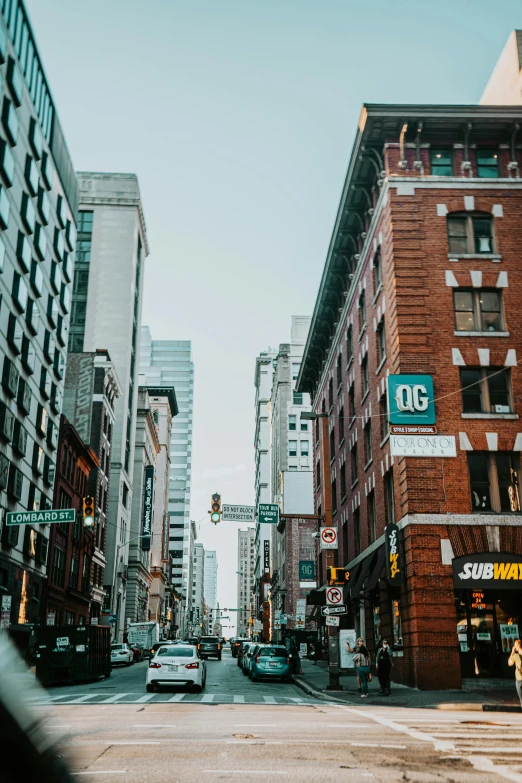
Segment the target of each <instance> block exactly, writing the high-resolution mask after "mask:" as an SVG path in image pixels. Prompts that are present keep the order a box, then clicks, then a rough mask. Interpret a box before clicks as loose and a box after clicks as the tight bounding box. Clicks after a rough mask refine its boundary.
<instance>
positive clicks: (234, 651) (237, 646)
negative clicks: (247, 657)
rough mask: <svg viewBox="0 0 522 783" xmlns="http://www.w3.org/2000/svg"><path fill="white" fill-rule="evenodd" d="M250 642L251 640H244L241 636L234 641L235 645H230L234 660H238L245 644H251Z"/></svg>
mask: <svg viewBox="0 0 522 783" xmlns="http://www.w3.org/2000/svg"><path fill="white" fill-rule="evenodd" d="M249 641H250V639H244V638H243V637H241V636H236V638H235V639H234V643H233V644H231V645H230V647H231V650H232V658H237V656H238V654H239V651H240V649H241V645H242V644H243V642H249Z"/></svg>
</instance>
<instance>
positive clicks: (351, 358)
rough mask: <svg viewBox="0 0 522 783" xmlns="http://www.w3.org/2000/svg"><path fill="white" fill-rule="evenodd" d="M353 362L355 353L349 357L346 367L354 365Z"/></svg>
mask: <svg viewBox="0 0 522 783" xmlns="http://www.w3.org/2000/svg"><path fill="white" fill-rule="evenodd" d="M352 364H353V353H352V355H351V356H350V358H349V359H348V364H347V365H346V369H347V370H349V369H350V367H351V366H352Z"/></svg>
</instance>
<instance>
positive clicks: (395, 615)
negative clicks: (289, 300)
mask: <svg viewBox="0 0 522 783" xmlns="http://www.w3.org/2000/svg"><path fill="white" fill-rule="evenodd" d="M392 629H393V649H394V650H402V648H403V641H402V619H401V604H400V601H399V600H396V601H392Z"/></svg>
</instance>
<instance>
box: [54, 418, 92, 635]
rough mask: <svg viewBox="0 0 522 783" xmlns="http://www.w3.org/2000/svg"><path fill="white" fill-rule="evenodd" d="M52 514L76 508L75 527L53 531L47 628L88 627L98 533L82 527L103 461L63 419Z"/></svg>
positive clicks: (65, 525)
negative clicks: (85, 505) (94, 475)
mask: <svg viewBox="0 0 522 783" xmlns="http://www.w3.org/2000/svg"><path fill="white" fill-rule="evenodd" d="M58 456H59V460H58V469H57V473H56V481H55V485H54V498H53V508H74V509H75V510H76V512H77V513H76V521H75V522H72V523H71V522H64V523H60V524H53V525H51V533H50V538H49V564H48V571H47V573H48V578H47V596H46V623H47V625H87V623H88V622H89V620H90V605H91V590H92V575H91V574H92V572H91V568H92V558H93V554H94V547H95V532H94V530H89V529H88V528H84V526H83V515H82V507H83V498H84V497H85V496H86V495H87V494H88V489H87V487H88V482H89V474H90V472H91V470H93V468H96V467H97V465H98V457H97V456H96V454H95V453H94V451H93V450H92V449H91V447H90V446H86V445H85V444H84V442H83V441H82V439H81V438H80V436H79V434H78V432H77V431H76V430H75V428H74V427H73V425H72V424H71V423H70V422H69V421H68V420H67V419H66V418H65V416H63V415H62V416H61V419H60V437H59V441H58Z"/></svg>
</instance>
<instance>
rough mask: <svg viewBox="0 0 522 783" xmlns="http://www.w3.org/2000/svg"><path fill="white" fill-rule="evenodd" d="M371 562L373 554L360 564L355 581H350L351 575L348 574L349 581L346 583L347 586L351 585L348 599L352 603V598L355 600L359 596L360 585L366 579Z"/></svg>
mask: <svg viewBox="0 0 522 783" xmlns="http://www.w3.org/2000/svg"><path fill="white" fill-rule="evenodd" d="M372 562H373V553H372V554H371V555H368V557H365V559H364V560H363V561H362V563H360V566H361V567H360V569H359V572H358V574H357V576H356V578H355V580H353V581H352V579H351V573H350V581H349V582H348V585H351V587H350V598H351V599H352V601H353V600H354V598H357V596H358V595H359V592H360V590H361V587H362V583H363V582H364V580H365V579H366V574H367V573H368V571H369V570H370V566H371V564H372Z"/></svg>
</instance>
